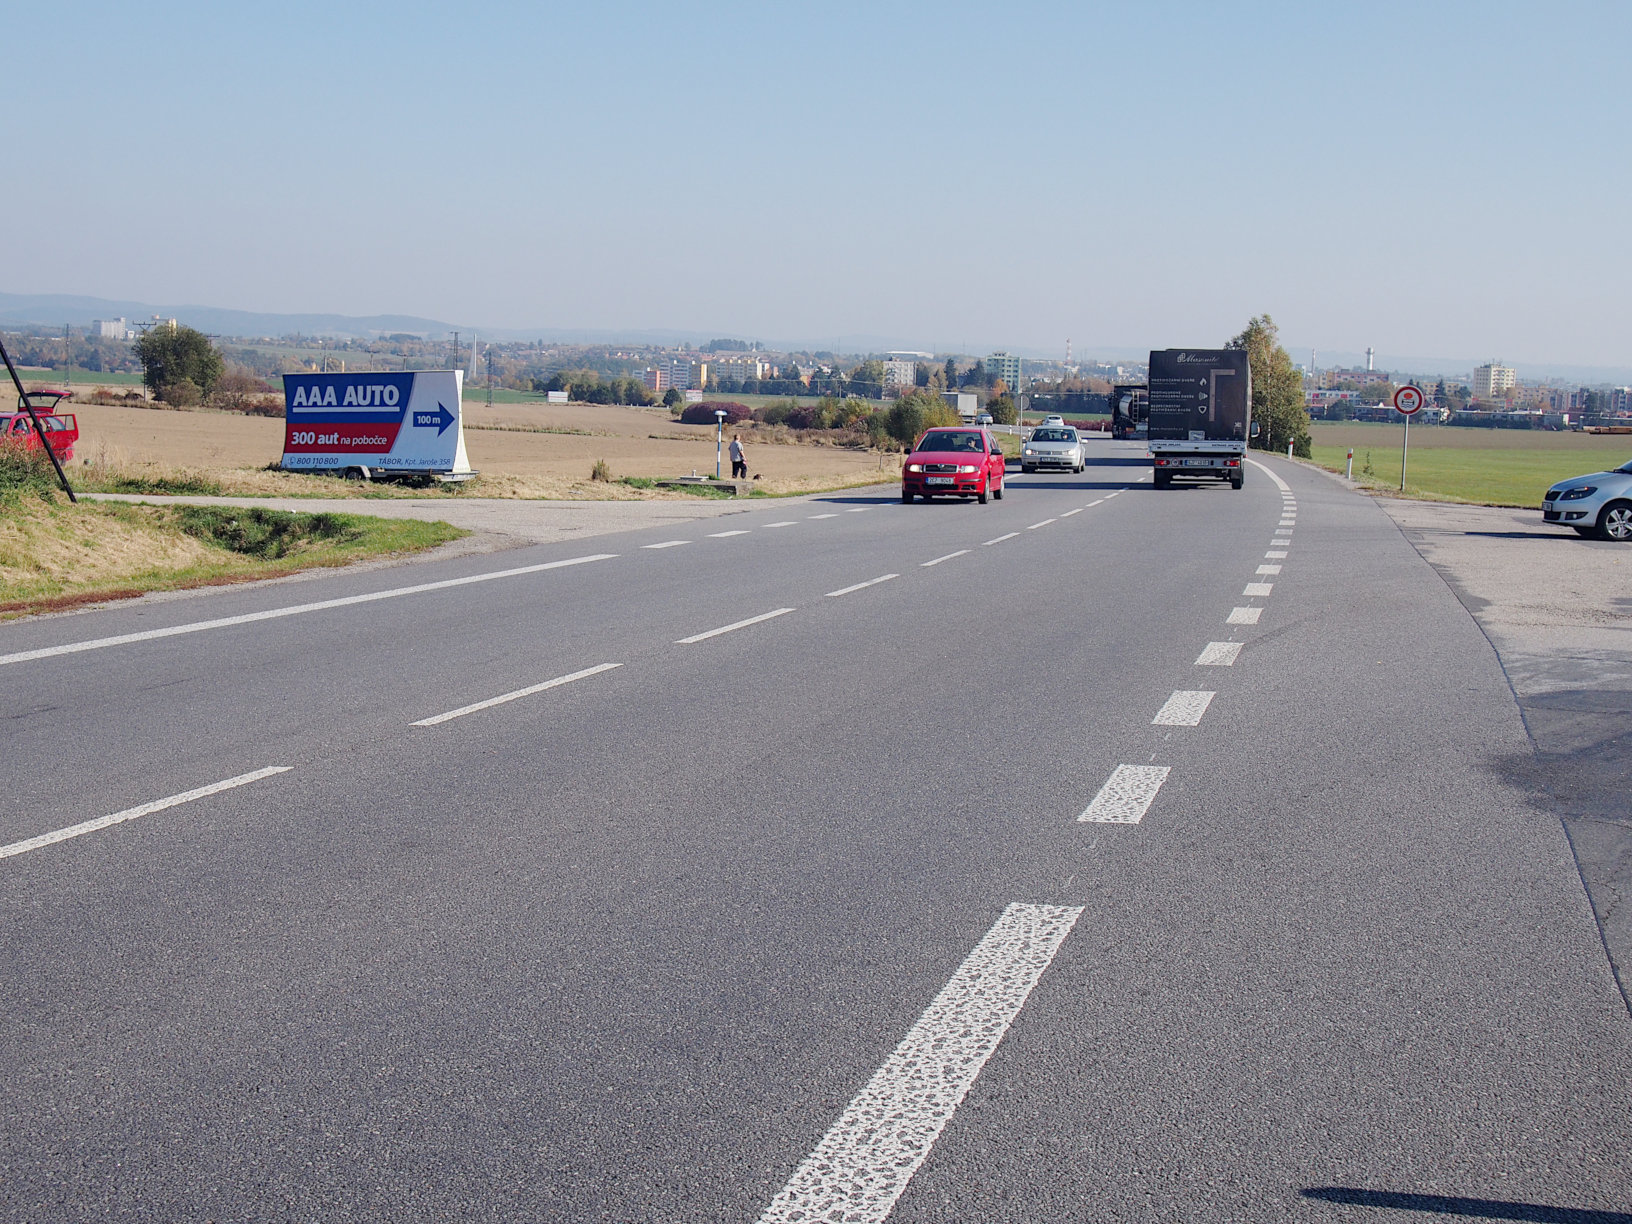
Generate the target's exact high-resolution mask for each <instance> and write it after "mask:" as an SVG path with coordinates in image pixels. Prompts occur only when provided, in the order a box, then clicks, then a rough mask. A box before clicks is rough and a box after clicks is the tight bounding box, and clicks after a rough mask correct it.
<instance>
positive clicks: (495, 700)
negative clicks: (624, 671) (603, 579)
mask: <svg viewBox="0 0 1632 1224" xmlns="http://www.w3.org/2000/svg"><path fill="white" fill-rule="evenodd" d="M622 666H623V664H622V663H597V664H596V665H595V666H594V667H586V668H584V670H583V671H575V672H573V673H572V674H571V675H568V676H557V677H556V678H555V679H554V680H546V681H544V683H543V684H532V685H529V686H528V687H526V688H523V689H517V690H516V691H515V692H513V693H504V694H501V695H500V696H498V697H489V698H488V699H487V700H486V701H478V702H475V703H474V704H472V705H467V706H460V707H459V708H458V709H457V710H449V711H448V712H447V713H446V714H437V715H435V716H433V717H431V718H422V719H420V720H419V721H418V722H416V723H409V724H408V725H409V726H410V727H434V726H436V725H437V724H438V723H445V722H447V721H448V720H449V719H452V718H463V717H464V716H465V715H466V714H474V713H476V711H477V710H487V709H491V708H492V707H493V706H496V705H503V704H504V703H505V702H507V701H519V700H520V699H521V698H523V697H531V696H532V695H533V694H534V693H542V692H543V691H544V690H545V689H552V688H558V687H560V686H561V685H563V684H571V683H572V682H573V681H574V680H582V679H583V678H584V677H585V676H598V675H600V673H602V672H604V671H611V670H612V669H613V668H614V667H622Z"/></svg>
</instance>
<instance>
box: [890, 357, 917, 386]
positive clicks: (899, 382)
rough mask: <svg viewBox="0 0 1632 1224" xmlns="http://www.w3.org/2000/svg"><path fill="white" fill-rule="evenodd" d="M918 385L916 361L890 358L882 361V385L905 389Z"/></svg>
mask: <svg viewBox="0 0 1632 1224" xmlns="http://www.w3.org/2000/svg"><path fill="white" fill-rule="evenodd" d="M917 385H918V363H917V362H916V361H900V360H892V361H886V362H885V363H884V386H885V387H886V388H890V387H895V388H897V389H899V390H903V391H907V390H911V389H912V388H913V387H915V386H917Z"/></svg>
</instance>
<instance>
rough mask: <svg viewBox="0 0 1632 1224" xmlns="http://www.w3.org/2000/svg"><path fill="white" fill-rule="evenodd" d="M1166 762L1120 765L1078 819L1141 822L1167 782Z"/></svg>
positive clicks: (1108, 822)
mask: <svg viewBox="0 0 1632 1224" xmlns="http://www.w3.org/2000/svg"><path fill="white" fill-rule="evenodd" d="M1167 771H1168V767H1167V766H1166V765H1118V766H1117V767H1116V769H1115V771H1114V772H1113V773H1112V774H1111V776H1110V777H1109V778H1107V779H1106V780H1105V785H1104V786H1102V787H1100V788H1099V794H1097V795H1095V796H1094V801H1093V802H1092V803H1090V804H1089V805H1088V807H1087V808H1086V809H1085V810H1084V811H1083V813H1082V815H1081V816H1078V817H1077V820H1078V821H1091V822H1093V823H1095V824H1138V823H1139V822H1140V821H1141V820H1143V819H1144V818H1145V813H1146V812H1148V811H1149V810H1150V805H1151V803H1152V801H1154V800H1155V798H1156V792H1157V791H1159V790H1161V789H1162V783H1163V782H1166V781H1167Z"/></svg>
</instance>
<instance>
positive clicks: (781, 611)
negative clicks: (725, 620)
mask: <svg viewBox="0 0 1632 1224" xmlns="http://www.w3.org/2000/svg"><path fill="white" fill-rule="evenodd" d="M792 611H794V609H792V608H777V609H776V610H775V611H774V612H761V613H760V614H759V615H758V616H750V617H749V618H748V619H747V620H740V621H732V622H731V623H730V624H729V625H721V626H720V627H719V628H718V629H710V630H708V632H706V633H694V634H692V635H691V636H690V637H683V638H679V639H677V640H676V641H675V643H674V644H675V645H676V646H690V645H691V644H692V643H693V642H706V641H707V640H708V639H709V638H712V637H719V636H720V634H722V633H732V632H734V631H736V630H738V629H746V628H747V627H748V626H749V625H757V624H759V623H760V622H761V621H768V620H772V619H774V618H776V617H778V616H786V615H787V614H788V613H789V612H792Z"/></svg>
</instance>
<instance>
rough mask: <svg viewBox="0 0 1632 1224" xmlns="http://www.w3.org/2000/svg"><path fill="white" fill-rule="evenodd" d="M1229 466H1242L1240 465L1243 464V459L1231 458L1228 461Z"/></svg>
mask: <svg viewBox="0 0 1632 1224" xmlns="http://www.w3.org/2000/svg"><path fill="white" fill-rule="evenodd" d="M1228 466H1229V467H1240V466H1241V460H1239V459H1231V460H1229V462H1228Z"/></svg>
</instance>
